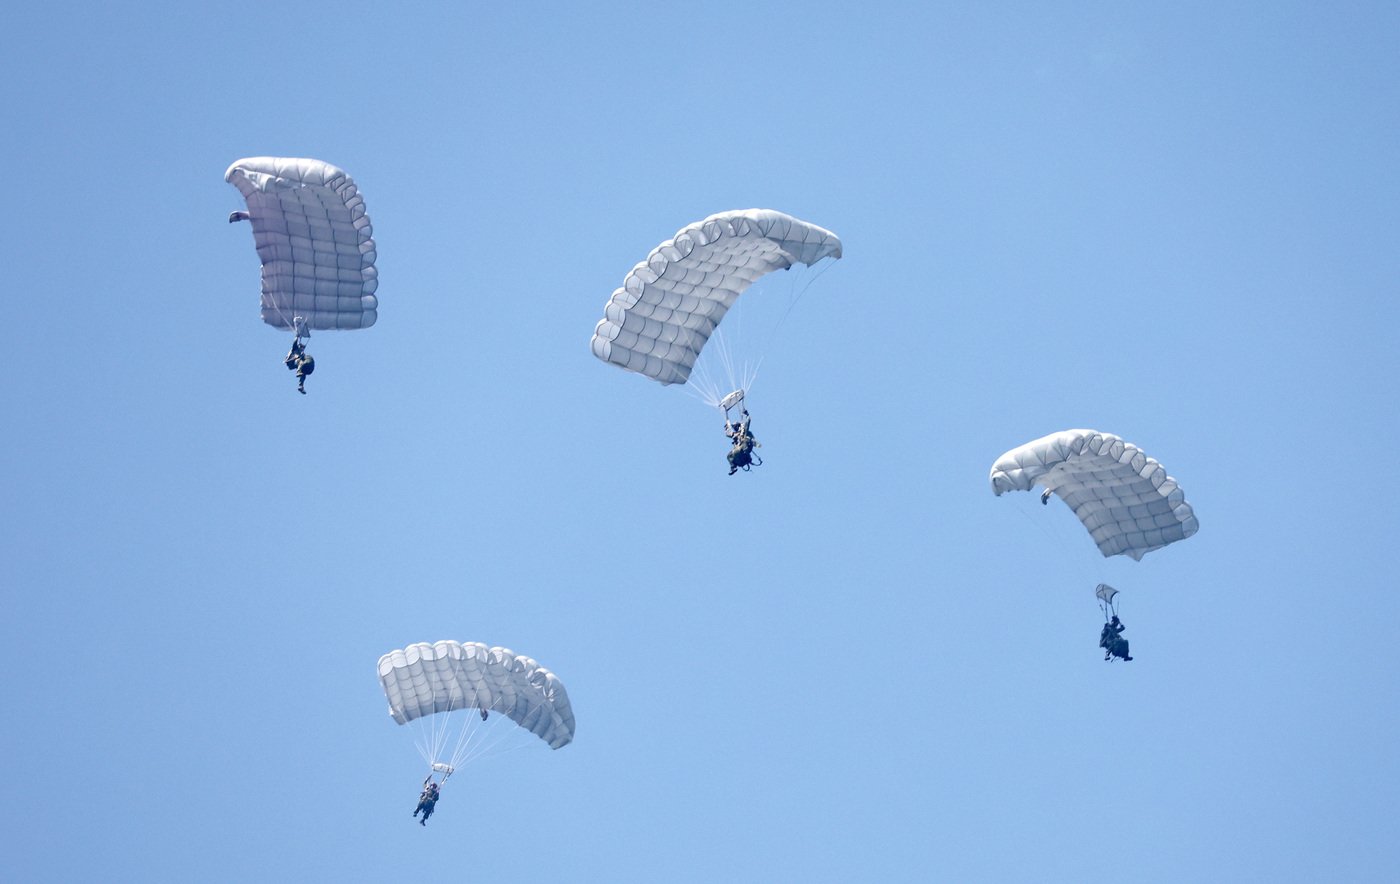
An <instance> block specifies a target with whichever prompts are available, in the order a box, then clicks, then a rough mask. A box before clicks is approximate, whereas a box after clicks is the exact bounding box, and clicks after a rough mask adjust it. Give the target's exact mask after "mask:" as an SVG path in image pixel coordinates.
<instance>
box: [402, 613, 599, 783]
mask: <svg viewBox="0 0 1400 884" xmlns="http://www.w3.org/2000/svg"><path fill="white" fill-rule="evenodd" d="M378 670H379V684H380V686H381V687H382V688H383V689H384V697H385V699H386V700H388V701H389V715H390V716H391V717H393V719H394V721H396V722H398V723H399V724H412V725H413V727H414V729H415V731H416V734H415V736H416V738H417V743H418V751H419V753H420V754H421V755H422V756H423V758H424V760H425V761H426V762H427V763H428V764H429V766H430V768H431V769H432V770H433V771H435V772H437V773H439V774H442V778H443V779H446V778H447V776H449V775H450V774H451V773H452V771H454V770H455V769H456V768H458V767H460V766H461V765H462V764H463V763H465V762H467V761H469V760H471V759H472V758H475V757H478V756H479V755H482V754H486V753H488V752H490V751H491V750H492V749H493V748H498V744H499V743H501V742H503V741H508V740H510V739H511V738H512V732H517V733H525V732H528V733H531V734H534V735H535V736H536V737H539V738H540V739H541V740H543V741H544V742H545V744H546V745H548V746H549V748H551V749H558V748H560V747H562V746H566V745H568V744H569V741H571V740H572V739H573V738H574V713H573V709H572V708H571V707H570V705H569V695H568V693H567V692H566V691H565V690H564V684H563V682H561V681H560V680H559V679H558V678H556V677H555V675H554V673H552V672H550V671H549V670H548V669H545V668H544V667H543V666H541V665H539V664H538V663H536V662H535V661H534V660H532V659H530V658H529V657H521V656H517V655H516V654H515V653H514V652H512V651H510V650H507V649H506V648H488V647H487V646H486V645H484V644H481V643H480V642H455V641H439V642H435V643H433V644H426V643H419V644H413V645H409V646H408V647H406V648H404V649H402V650H397V651H390V652H389V653H387V654H385V655H384V656H383V657H380V658H379V667H378ZM503 722H510V724H508V725H505V727H506V730H504V731H502V730H500V729H499V728H500V726H501V725H502V723H503Z"/></svg>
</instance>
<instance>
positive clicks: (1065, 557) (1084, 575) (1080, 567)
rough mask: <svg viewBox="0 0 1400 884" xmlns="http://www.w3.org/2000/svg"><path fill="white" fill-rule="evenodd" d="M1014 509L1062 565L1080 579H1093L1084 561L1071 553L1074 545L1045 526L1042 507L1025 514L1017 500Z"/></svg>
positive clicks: (1022, 506) (1025, 511)
mask: <svg viewBox="0 0 1400 884" xmlns="http://www.w3.org/2000/svg"><path fill="white" fill-rule="evenodd" d="M1015 509H1016V512H1018V513H1020V514H1021V517H1022V518H1024V519H1025V520H1026V521H1028V522H1030V523H1031V524H1032V525H1034V526H1035V529H1036V530H1037V531H1039V532H1040V534H1041V536H1042V537H1044V538H1045V539H1046V541H1048V542H1049V544H1050V548H1051V549H1053V550H1054V551H1055V556H1056V558H1058V559H1059V560H1060V563H1061V564H1062V565H1066V566H1068V567H1070V568H1072V569H1073V571H1074V572H1075V573H1077V574H1079V575H1080V578H1081V579H1092V578H1093V576H1094V572H1093V571H1092V570H1091V569H1089V568H1088V567H1087V566H1086V564H1085V561H1084V559H1083V558H1082V557H1081V556H1078V555H1076V554H1074V553H1073V552H1072V550H1073V548H1074V543H1070V542H1068V541H1067V538H1065V537H1064V536H1061V535H1059V534H1057V533H1056V532H1055V531H1054V530H1052V529H1051V528H1050V527H1049V526H1048V525H1046V523H1045V518H1044V512H1043V508H1042V507H1040V506H1039V505H1037V506H1036V508H1035V510H1036V511H1032V512H1027V510H1026V508H1025V506H1024V505H1022V503H1021V502H1020V501H1019V499H1018V502H1017V505H1016V507H1015ZM1037 511H1038V512H1037ZM1057 521H1058V520H1057ZM1094 582H1098V581H1094Z"/></svg>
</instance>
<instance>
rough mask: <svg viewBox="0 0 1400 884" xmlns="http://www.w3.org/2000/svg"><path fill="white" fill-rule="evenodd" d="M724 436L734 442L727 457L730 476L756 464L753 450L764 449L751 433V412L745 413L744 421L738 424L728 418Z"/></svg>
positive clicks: (746, 411)
mask: <svg viewBox="0 0 1400 884" xmlns="http://www.w3.org/2000/svg"><path fill="white" fill-rule="evenodd" d="M724 435H725V436H727V437H729V438H730V439H733V440H734V447H733V448H731V449H729V454H728V455H727V457H728V459H729V475H731V476H732V475H734V474H735V473H737V472H738V471H739V470H740V469H744V470H747V469H748V468H749V467H750V466H752V465H753V464H754V463H755V462H757V463H762V461H755V459H754V456H753V450H754V449H755V448H762V447H763V446H762V445H760V444H759V443H758V440H757V439H755V438H754V437H753V435H752V434H751V433H750V432H749V412H748V409H744V411H743V419H742V420H740V421H739V422H738V423H733V422H731V421H729V420H728V419H727V418H726V419H725V421H724Z"/></svg>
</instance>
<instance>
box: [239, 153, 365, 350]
mask: <svg viewBox="0 0 1400 884" xmlns="http://www.w3.org/2000/svg"><path fill="white" fill-rule="evenodd" d="M224 180H225V181H227V182H228V183H230V184H232V185H233V186H234V187H236V188H238V191H239V192H240V193H242V194H243V198H244V199H245V200H246V201H247V203H248V211H246V212H234V213H233V214H232V215H230V216H229V221H231V222H232V221H242V220H247V221H250V222H252V225H253V243H254V245H256V246H257V250H258V258H259V260H261V261H262V318H263V322H266V323H267V324H268V325H271V326H274V327H276V328H280V329H286V330H288V331H292V332H295V333H296V334H298V335H305V334H307V333H309V331H310V330H311V329H355V328H369V327H370V326H371V325H374V321H375V319H377V318H378V312H377V310H378V306H379V301H378V299H377V298H375V295H374V292H375V290H376V289H377V288H378V287H379V272H378V271H377V270H375V268H374V261H375V257H376V253H375V245H374V239H373V233H374V230H373V228H372V227H371V226H370V222H369V216H368V215H367V214H365V201H364V198H363V197H362V196H360V193H359V189H358V188H357V187H356V186H355V182H354V181H353V180H351V178H350V176H349V175H347V174H346V173H345V170H344V169H341V168H338V167H336V166H332V165H331V164H329V163H323V162H321V161H320V160H311V159H296V158H284V157H249V158H247V159H242V160H238V161H237V162H235V163H234V164H233V165H231V166H229V168H228V171H227V172H225V173H224Z"/></svg>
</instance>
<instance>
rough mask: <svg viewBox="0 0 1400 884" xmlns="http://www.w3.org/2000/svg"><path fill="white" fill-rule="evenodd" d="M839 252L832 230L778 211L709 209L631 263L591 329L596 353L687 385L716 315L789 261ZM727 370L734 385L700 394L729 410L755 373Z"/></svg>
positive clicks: (811, 260) (663, 381)
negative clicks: (708, 213) (729, 389)
mask: <svg viewBox="0 0 1400 884" xmlns="http://www.w3.org/2000/svg"><path fill="white" fill-rule="evenodd" d="M840 257H841V240H840V239H839V238H838V237H837V236H836V234H834V233H832V232H831V231H829V230H825V229H823V228H821V227H818V226H816V225H815V224H809V223H807V222H806V221H801V220H799V219H797V218H794V217H792V216H791V215H785V214H783V213H782V212H775V211H773V210H771V209H746V210H742V211H730V212H720V213H719V214H717V215H711V216H710V217H708V218H706V219H705V220H703V221H698V222H696V223H694V224H691V225H689V226H687V227H684V228H682V229H681V230H680V231H679V232H677V233H676V235H675V236H674V237H672V238H671V239H668V240H666V241H665V242H663V243H662V244H661V245H659V246H657V247H656V248H655V249H653V250H652V252H651V254H650V255H648V256H647V258H646V260H645V261H642V262H641V263H640V264H638V265H637V266H636V267H633V268H632V271H631V272H630V273H628V274H627V276H626V278H625V279H624V280H623V281H622V285H621V287H619V288H618V289H617V290H616V291H614V292H613V294H612V297H611V298H610V299H609V300H608V303H607V305H606V307H605V308H604V311H603V319H602V320H601V321H599V323H598V325H597V327H596V328H595V329H594V331H593V340H592V349H593V355H594V356H597V357H598V358H599V359H601V360H603V361H604V362H610V363H612V364H613V365H617V366H619V367H621V368H624V369H626V370H628V371H634V372H637V373H639V374H643V375H646V376H647V377H649V378H651V379H653V380H655V381H657V382H659V383H661V384H684V383H686V382H687V381H688V380H690V376H691V371H692V369H694V368H695V361H696V359H697V358H699V356H700V351H701V350H702V349H703V348H704V346H705V344H706V342H707V341H708V340H709V339H710V336H711V335H712V334H713V333H714V332H715V330H716V328H717V327H718V325H719V323H720V321H721V320H723V319H724V316H725V314H726V313H727V312H728V311H729V309H730V308H731V307H733V306H734V304H735V302H736V301H737V300H738V299H739V296H740V295H742V294H744V292H745V291H746V290H747V289H748V288H749V286H750V285H752V284H753V283H754V282H755V281H756V280H758V279H759V278H760V277H762V276H764V275H765V274H768V273H771V272H772V271H774V270H783V269H786V268H789V267H792V266H793V265H794V264H804V265H808V266H811V265H813V264H816V263H817V262H818V261H821V260H822V259H823V258H832V259H836V258H840ZM751 371H753V372H756V367H751ZM729 374H730V377H729V378H728V381H729V383H728V385H727V386H729V387H733V388H736V389H733V392H730V393H728V394H727V395H723V396H721V395H720V394H721V393H722V392H723V391H720V390H715V391H713V392H706V393H704V396H705V398H706V399H707V400H708V401H709V402H710V404H712V405H716V406H719V407H721V408H723V409H725V410H726V411H727V410H728V409H729V408H733V407H734V406H736V405H738V404H739V403H740V402H742V400H743V395H744V390H745V389H746V387H747V386H748V385H749V384H751V383H752V380H753V376H752V374H747V375H746V376H743V377H739V376H736V375H735V374H734V372H733V371H732V370H731V371H730V372H729Z"/></svg>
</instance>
